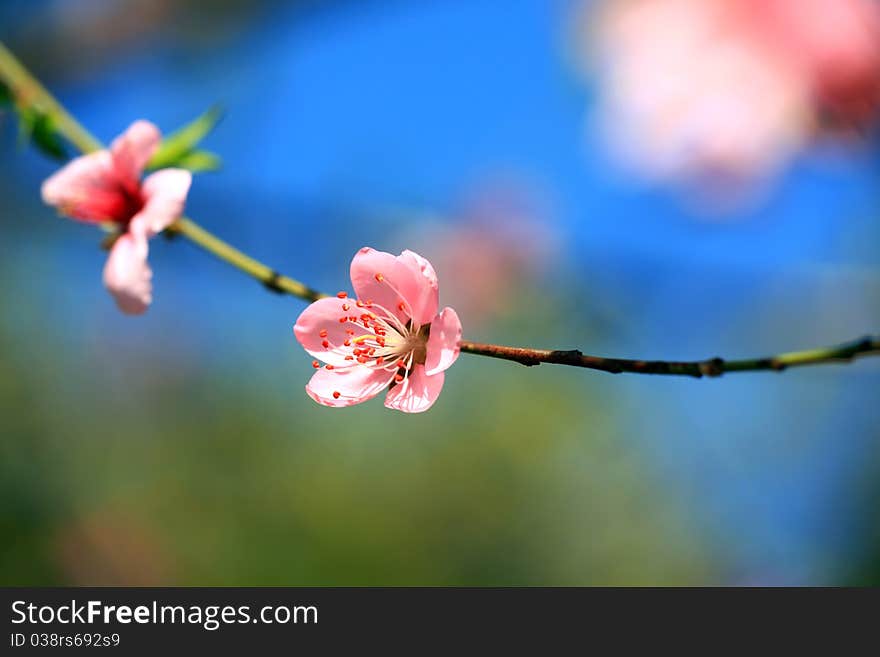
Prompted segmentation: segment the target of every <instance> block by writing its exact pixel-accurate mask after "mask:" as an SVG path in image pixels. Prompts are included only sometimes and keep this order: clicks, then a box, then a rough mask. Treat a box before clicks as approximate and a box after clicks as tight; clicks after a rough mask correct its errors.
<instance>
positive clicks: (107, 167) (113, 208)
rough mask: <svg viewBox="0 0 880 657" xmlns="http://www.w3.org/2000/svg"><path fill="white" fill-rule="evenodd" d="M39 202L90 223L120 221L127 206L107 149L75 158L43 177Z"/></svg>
mask: <svg viewBox="0 0 880 657" xmlns="http://www.w3.org/2000/svg"><path fill="white" fill-rule="evenodd" d="M41 193H42V196H43V202H44V203H46V204H47V205H51V206H54V207H56V208H58V210H59V212H61V214H64V215H66V216H68V217H71V218H73V219H78V220H80V221H86V222H90V223H100V222H104V221H113V220H122V219H127V218H128V217H122V216H121V214H123V213H124V210H125V209H126V207H127V200H126V198H125V195H124V194H123V192H122V189H121V187H120V186H119V182H118V180H117V178H116V173H115V172H114V169H113V160H112V158H111V157H110V153H109V152H108V151H96V152H94V153H89V154H88V155H83V156H81V157H78V158H76V159H74V160H72V161H70V162H69V163H68V164H66V165H65V166H64V167H62V168H61V169H60V170H59V171H57V172H55V173H54V174H53V175H52V176H50V177H49V178H47V179H46V181H45V182H44V183H43V187H42V189H41Z"/></svg>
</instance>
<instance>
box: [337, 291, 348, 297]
mask: <svg viewBox="0 0 880 657" xmlns="http://www.w3.org/2000/svg"><path fill="white" fill-rule="evenodd" d="M336 296H337V297H339V298H340V299H344V298H345V297H347V296H348V292H337V293H336Z"/></svg>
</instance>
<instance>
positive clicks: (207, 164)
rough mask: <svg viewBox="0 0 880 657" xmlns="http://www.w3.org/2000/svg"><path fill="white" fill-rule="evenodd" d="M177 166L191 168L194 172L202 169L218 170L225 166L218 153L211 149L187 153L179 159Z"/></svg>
mask: <svg viewBox="0 0 880 657" xmlns="http://www.w3.org/2000/svg"><path fill="white" fill-rule="evenodd" d="M176 166H178V167H181V168H182V169H189V170H190V171H192V172H193V173H199V172H201V171H217V169H219V168H220V167H221V166H223V160H221V159H220V156H219V155H217V154H216V153H211V152H210V151H193V152H191V153H187V154H186V155H184V156H183V157H182V158H180V159H179V160H178V161H177V164H176Z"/></svg>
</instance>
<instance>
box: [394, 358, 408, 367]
mask: <svg viewBox="0 0 880 657" xmlns="http://www.w3.org/2000/svg"><path fill="white" fill-rule="evenodd" d="M396 365H397V366H398V367H402V368H403V369H406V361H405V360H403V358H399V359H398V360H397V363H396Z"/></svg>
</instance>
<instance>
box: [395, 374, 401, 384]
mask: <svg viewBox="0 0 880 657" xmlns="http://www.w3.org/2000/svg"><path fill="white" fill-rule="evenodd" d="M394 380H395V381H397V382H398V383H400V382H401V381H403V374H395V375H394Z"/></svg>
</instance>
